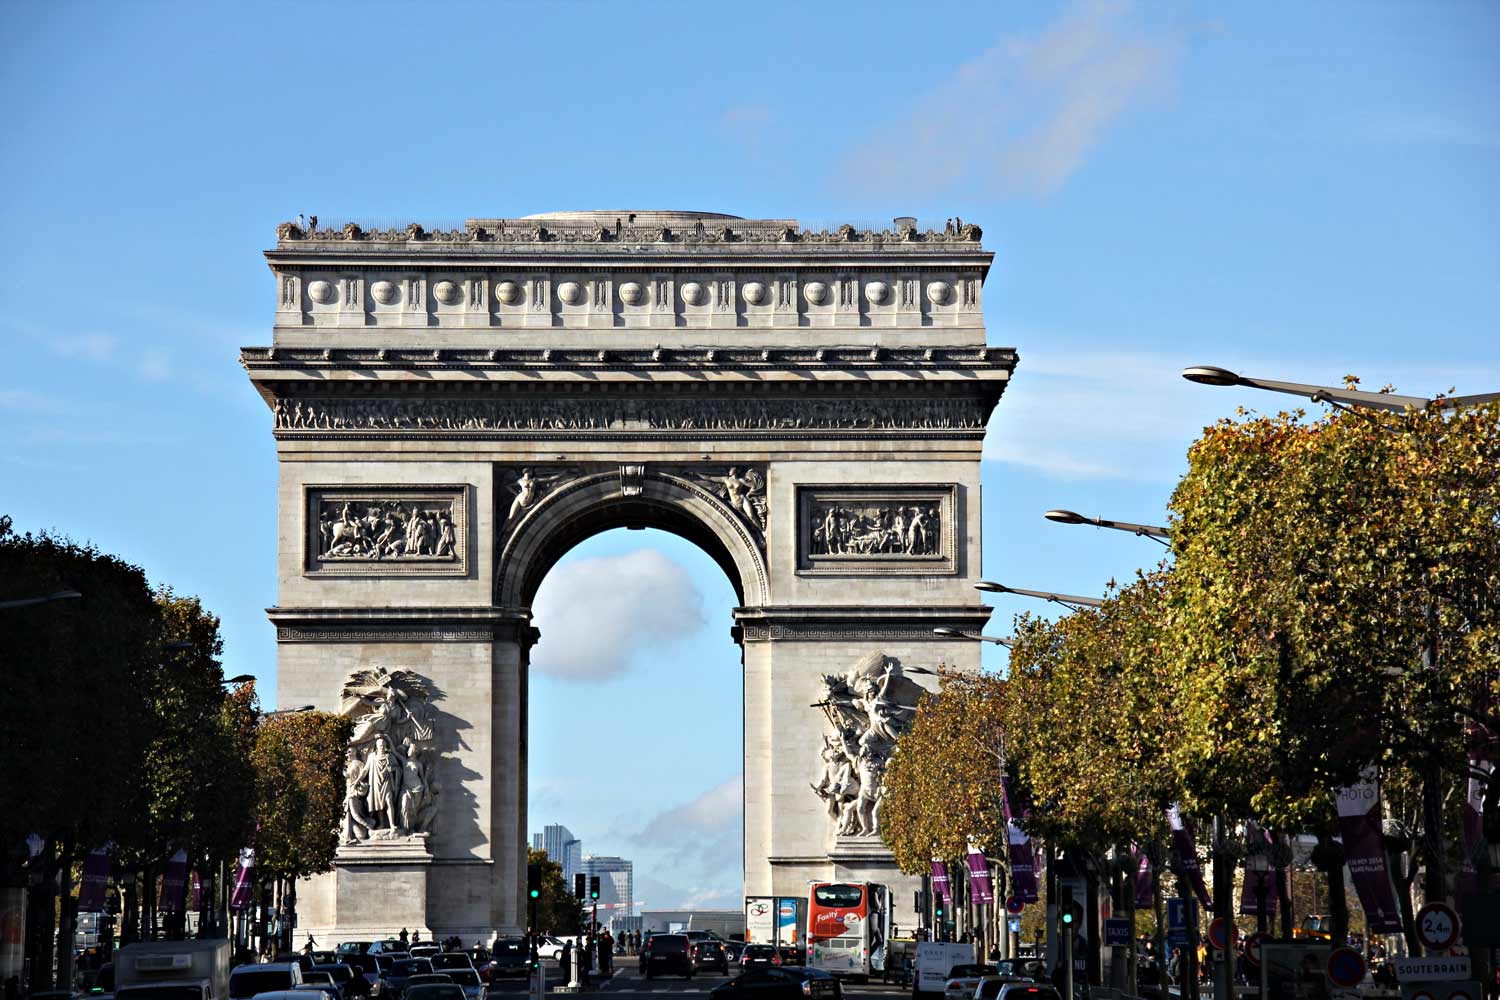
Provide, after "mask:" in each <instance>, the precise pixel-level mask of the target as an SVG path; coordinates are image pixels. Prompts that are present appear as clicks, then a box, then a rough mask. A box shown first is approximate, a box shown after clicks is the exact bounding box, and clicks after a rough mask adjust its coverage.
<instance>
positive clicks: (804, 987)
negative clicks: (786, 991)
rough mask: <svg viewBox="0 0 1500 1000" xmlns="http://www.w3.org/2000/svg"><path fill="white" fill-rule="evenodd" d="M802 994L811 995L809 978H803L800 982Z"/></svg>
mask: <svg viewBox="0 0 1500 1000" xmlns="http://www.w3.org/2000/svg"><path fill="white" fill-rule="evenodd" d="M802 995H803V996H809V997H810V996H812V980H811V979H806V980H803V982H802Z"/></svg>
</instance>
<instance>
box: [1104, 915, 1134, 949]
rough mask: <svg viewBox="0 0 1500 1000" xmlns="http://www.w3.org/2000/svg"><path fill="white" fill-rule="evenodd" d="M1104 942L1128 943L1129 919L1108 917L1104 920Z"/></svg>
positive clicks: (1109, 943) (1107, 943) (1110, 943)
mask: <svg viewBox="0 0 1500 1000" xmlns="http://www.w3.org/2000/svg"><path fill="white" fill-rule="evenodd" d="M1104 943H1105V944H1106V945H1112V944H1118V945H1128V944H1129V943H1130V921H1128V920H1122V919H1120V918H1119V917H1110V918H1109V919H1108V920H1106V921H1104Z"/></svg>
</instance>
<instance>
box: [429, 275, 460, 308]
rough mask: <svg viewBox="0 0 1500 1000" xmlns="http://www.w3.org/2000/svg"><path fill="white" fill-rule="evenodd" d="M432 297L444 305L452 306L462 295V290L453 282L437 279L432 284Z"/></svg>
mask: <svg viewBox="0 0 1500 1000" xmlns="http://www.w3.org/2000/svg"><path fill="white" fill-rule="evenodd" d="M432 297H433V298H435V299H437V300H438V301H439V302H441V303H442V304H443V305H445V306H453V305H457V304H458V302H459V300H460V299H461V298H462V297H463V290H462V289H461V288H459V287H458V285H457V284H456V283H455V282H452V281H439V282H438V283H437V284H435V285H433V286H432Z"/></svg>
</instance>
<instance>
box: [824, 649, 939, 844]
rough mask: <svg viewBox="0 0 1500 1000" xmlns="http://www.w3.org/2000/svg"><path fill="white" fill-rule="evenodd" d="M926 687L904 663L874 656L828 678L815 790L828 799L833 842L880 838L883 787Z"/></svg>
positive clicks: (871, 654)
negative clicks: (910, 674)
mask: <svg viewBox="0 0 1500 1000" xmlns="http://www.w3.org/2000/svg"><path fill="white" fill-rule="evenodd" d="M921 695H922V687H921V685H919V684H917V683H916V682H915V681H913V680H911V678H909V677H907V676H906V674H905V673H904V672H903V671H902V669H901V661H900V660H898V659H896V658H895V657H893V656H886V655H885V654H884V653H870V654H868V655H866V656H864V657H861V658H860V659H859V660H857V661H856V662H855V663H854V665H853V666H851V667H850V668H849V669H848V670H846V671H845V672H844V673H842V674H825V675H823V699H822V700H821V701H819V702H818V703H816V704H815V705H814V706H813V707H814V708H821V709H822V710H823V714H824V715H825V716H826V717H827V719H828V724H829V728H830V729H831V730H832V732H831V734H828V735H825V736H824V737H823V751H822V754H821V757H822V762H823V763H822V773H821V775H819V776H818V778H817V780H815V781H814V782H812V790H813V792H814V793H816V794H817V796H818V797H819V798H821V799H822V800H823V804H824V807H825V809H826V810H827V812H828V827H829V833H830V836H832V837H875V836H878V835H879V833H880V799H881V791H882V789H881V785H882V782H883V780H884V778H885V766H886V763H887V762H888V761H889V760H890V758H891V753H892V752H893V751H894V750H895V749H896V743H897V742H898V741H899V740H900V739H901V737H902V736H903V735H905V734H906V732H907V730H909V729H910V728H911V723H912V718H913V716H914V715H915V714H916V705H917V699H918V698H920V697H921Z"/></svg>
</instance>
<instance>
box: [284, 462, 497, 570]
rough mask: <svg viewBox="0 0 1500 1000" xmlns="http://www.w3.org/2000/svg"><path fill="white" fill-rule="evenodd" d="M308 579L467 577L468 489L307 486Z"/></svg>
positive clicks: (453, 487) (462, 487)
mask: <svg viewBox="0 0 1500 1000" xmlns="http://www.w3.org/2000/svg"><path fill="white" fill-rule="evenodd" d="M305 492H306V510H307V535H306V559H305V563H304V565H305V567H306V572H307V574H308V575H309V576H465V575H467V574H468V561H469V560H468V557H469V504H468V487H466V486H399V485H363V484H361V485H357V486H308V487H307V488H306V491H305Z"/></svg>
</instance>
